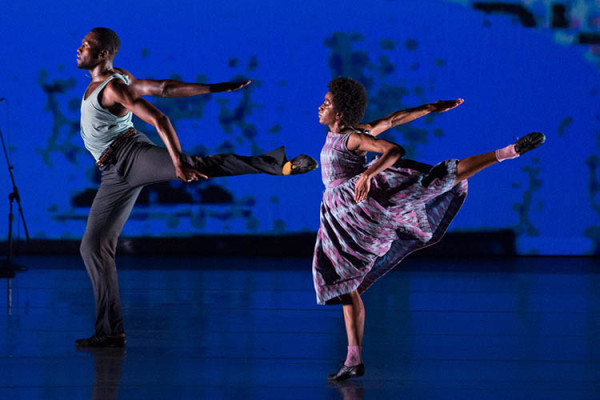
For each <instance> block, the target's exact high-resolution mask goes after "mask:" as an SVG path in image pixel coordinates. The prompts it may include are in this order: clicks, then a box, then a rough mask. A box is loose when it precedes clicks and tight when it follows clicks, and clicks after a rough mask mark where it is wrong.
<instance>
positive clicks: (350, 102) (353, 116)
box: [328, 77, 367, 126]
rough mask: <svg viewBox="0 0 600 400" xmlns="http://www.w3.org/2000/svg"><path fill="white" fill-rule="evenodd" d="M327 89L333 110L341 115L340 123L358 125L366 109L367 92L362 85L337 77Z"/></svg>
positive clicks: (350, 79) (349, 79)
mask: <svg viewBox="0 0 600 400" xmlns="http://www.w3.org/2000/svg"><path fill="white" fill-rule="evenodd" d="M328 87H329V92H331V95H332V97H333V108H334V110H335V111H336V112H340V113H342V115H343V118H342V121H343V122H344V123H345V124H347V125H350V126H352V125H356V124H358V123H359V122H360V121H361V119H362V117H363V115H364V114H365V110H366V108H367V91H366V89H365V87H364V86H363V84H362V83H360V82H358V81H355V80H354V79H352V78H344V77H339V78H335V79H334V80H332V81H331V82H329V86H328Z"/></svg>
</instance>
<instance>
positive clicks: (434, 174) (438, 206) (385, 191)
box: [312, 132, 468, 304]
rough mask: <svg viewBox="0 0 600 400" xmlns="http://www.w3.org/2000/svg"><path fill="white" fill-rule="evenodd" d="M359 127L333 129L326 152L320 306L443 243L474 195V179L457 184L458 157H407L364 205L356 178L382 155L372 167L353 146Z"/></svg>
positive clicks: (316, 270)
mask: <svg viewBox="0 0 600 400" xmlns="http://www.w3.org/2000/svg"><path fill="white" fill-rule="evenodd" d="M352 133H353V132H350V133H346V134H339V133H331V132H329V133H328V134H327V139H326V141H325V145H324V146H323V149H322V150H321V171H322V178H323V184H324V185H325V187H326V189H325V191H324V192H323V200H322V202H321V210H320V222H321V223H320V227H319V231H318V233H317V242H316V245H315V251H314V256H313V265H312V272H313V281H314V285H315V291H316V295H317V303H318V304H340V303H342V302H343V298H342V296H343V295H344V294H347V293H350V292H352V291H354V290H356V289H358V292H359V293H362V292H364V291H365V290H367V289H368V288H369V287H370V286H371V285H372V284H373V283H374V282H375V281H376V280H377V279H379V278H380V277H381V276H383V275H384V274H386V273H387V272H388V271H390V270H391V269H393V268H394V267H395V266H396V265H398V264H399V263H400V261H402V259H403V258H404V257H405V256H407V255H408V254H410V253H411V252H413V251H415V250H419V249H422V248H424V247H427V246H430V245H432V244H434V243H437V242H438V241H439V240H440V239H441V238H442V236H443V235H444V233H445V232H446V230H447V228H448V225H449V224H450V222H451V221H452V219H453V218H454V216H455V215H456V213H457V212H458V210H459V209H460V207H461V206H462V204H463V202H464V200H465V198H466V195H467V187H468V186H467V181H466V180H464V181H462V182H460V183H459V184H458V185H456V186H455V185H454V182H455V179H456V165H457V163H458V160H455V159H452V160H446V161H442V162H440V163H439V164H437V165H435V166H433V167H432V166H430V165H427V164H422V163H419V162H416V161H412V160H405V159H400V160H399V161H398V162H396V163H395V164H394V165H393V166H391V167H390V168H388V169H386V170H384V171H382V172H380V173H379V174H377V175H376V176H375V177H374V178H373V179H372V180H371V189H370V191H369V194H368V196H367V198H366V199H365V200H364V201H362V202H360V203H356V202H355V200H354V186H355V183H356V180H357V179H358V177H359V175H360V174H361V173H362V172H363V171H365V170H366V169H367V168H368V167H369V166H370V165H372V164H373V163H374V162H376V161H377V159H375V160H373V161H371V162H370V163H369V164H367V165H365V164H366V161H367V159H366V155H357V154H355V153H354V152H352V151H350V150H348V148H347V142H348V138H349V137H350V135H351V134H352Z"/></svg>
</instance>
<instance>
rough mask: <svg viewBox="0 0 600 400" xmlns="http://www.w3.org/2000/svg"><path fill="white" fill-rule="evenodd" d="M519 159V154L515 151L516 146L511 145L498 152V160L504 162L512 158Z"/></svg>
mask: <svg viewBox="0 0 600 400" xmlns="http://www.w3.org/2000/svg"><path fill="white" fill-rule="evenodd" d="M517 157H519V153H517V152H516V151H515V145H514V144H511V145H508V146H506V147H504V148H502V149H498V150H496V160H498V162H502V161H504V160H510V159H511V158H517Z"/></svg>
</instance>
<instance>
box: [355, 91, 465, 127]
mask: <svg viewBox="0 0 600 400" xmlns="http://www.w3.org/2000/svg"><path fill="white" fill-rule="evenodd" d="M463 102H464V100H463V99H456V100H438V101H436V102H435V103H432V104H424V105H422V106H419V107H415V108H409V109H407V110H401V111H396V112H393V113H391V114H390V115H388V116H386V117H384V118H380V119H376V120H375V121H371V122H369V123H368V124H360V125H357V128H360V129H364V130H367V131H370V133H371V135H373V136H377V135H379V134H380V133H382V132H385V131H387V130H388V129H391V128H394V127H396V126H398V125H402V124H406V123H408V122H411V121H414V120H415V119H417V118H421V117H423V116H425V115H427V114H429V113H432V112H445V111H448V110H451V109H453V108H455V107H458V106H459V105H461V104H462V103H463Z"/></svg>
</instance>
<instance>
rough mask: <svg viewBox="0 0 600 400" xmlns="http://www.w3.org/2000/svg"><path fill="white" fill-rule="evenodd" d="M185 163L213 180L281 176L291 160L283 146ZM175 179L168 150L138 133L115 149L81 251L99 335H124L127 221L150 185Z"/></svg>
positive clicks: (103, 175)
mask: <svg viewBox="0 0 600 400" xmlns="http://www.w3.org/2000/svg"><path fill="white" fill-rule="evenodd" d="M183 159H184V161H185V162H186V163H188V164H189V165H190V166H192V167H194V168H195V169H197V170H198V171H200V172H202V173H203V174H205V175H207V176H208V177H209V178H212V177H218V176H232V175H244V174H258V173H266V174H271V175H281V168H282V166H283V164H284V163H285V161H286V158H285V150H284V148H283V147H280V148H278V149H275V150H273V151H271V152H269V153H265V154H261V155H259V156H254V157H244V156H238V155H235V154H218V155H213V156H207V157H196V156H188V155H184V156H183ZM173 179H177V177H176V175H175V167H174V166H173V162H172V161H171V157H170V156H169V153H168V152H167V150H166V149H165V148H163V147H158V146H155V145H153V144H152V143H151V142H150V141H149V140H148V138H147V137H146V136H144V135H143V134H141V133H139V132H136V135H135V136H134V137H132V138H130V139H129V140H127V141H126V142H125V143H124V144H123V145H122V146H121V147H120V148H119V149H118V150H117V151H115V156H114V157H113V161H112V162H111V163H109V164H108V165H107V166H105V167H104V168H103V170H102V178H101V181H100V187H99V189H98V192H97V193H96V197H95V198H94V202H93V203H92V207H91V209H90V214H89V216H88V220H87V226H86V229H85V234H84V235H83V239H82V241H81V248H80V251H81V256H82V258H83V262H84V264H85V267H86V269H87V271H88V274H89V276H90V279H91V281H92V286H93V288H94V297H95V299H96V335H99V336H105V335H108V336H112V335H118V334H121V333H123V332H124V330H123V318H122V315H121V300H120V296H119V283H118V279H117V269H116V265H115V252H116V248H117V239H118V238H119V235H120V234H121V231H122V230H123V226H124V225H125V221H127V219H128V218H129V214H130V213H131V210H132V208H133V205H134V204H135V201H136V199H137V197H138V195H139V194H140V192H141V190H142V189H143V187H144V186H145V185H149V184H152V183H157V182H163V181H168V180H173Z"/></svg>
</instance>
